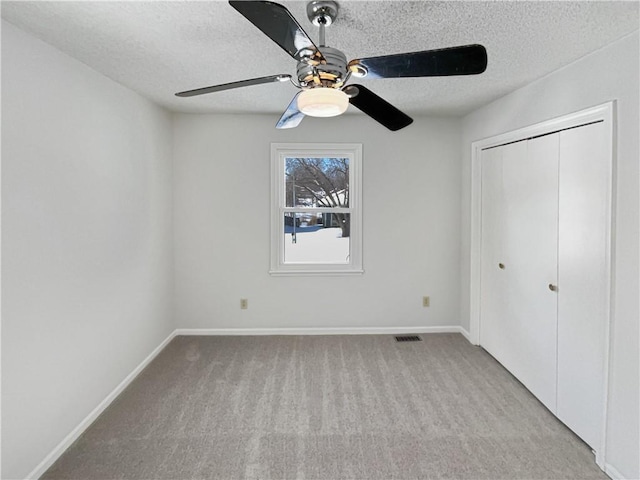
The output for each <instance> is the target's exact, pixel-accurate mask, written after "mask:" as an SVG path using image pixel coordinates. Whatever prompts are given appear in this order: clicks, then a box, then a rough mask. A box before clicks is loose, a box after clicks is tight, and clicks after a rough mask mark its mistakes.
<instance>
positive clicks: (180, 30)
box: [1, 0, 639, 115]
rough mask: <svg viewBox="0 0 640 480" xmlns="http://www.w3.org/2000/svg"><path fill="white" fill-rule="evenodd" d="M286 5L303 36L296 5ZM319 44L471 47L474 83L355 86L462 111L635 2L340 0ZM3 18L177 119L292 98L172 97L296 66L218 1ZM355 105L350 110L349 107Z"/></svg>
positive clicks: (382, 48)
mask: <svg viewBox="0 0 640 480" xmlns="http://www.w3.org/2000/svg"><path fill="white" fill-rule="evenodd" d="M280 3H282V4H283V5H285V6H286V7H287V8H288V9H289V10H290V11H291V12H292V14H293V15H294V16H295V17H296V18H297V19H298V22H299V23H300V24H301V25H302V26H303V28H305V30H306V31H307V33H308V34H309V35H310V36H311V38H312V39H313V40H314V41H316V40H317V29H316V27H314V26H313V25H312V24H311V23H310V22H309V21H308V19H307V17H306V13H305V6H306V3H304V2H290V1H283V2H280ZM339 3H340V13H339V17H338V19H337V21H336V22H335V24H334V25H332V26H331V27H329V28H328V29H327V42H326V43H327V45H329V46H332V47H336V48H339V49H340V50H342V51H343V52H344V53H345V54H346V56H347V59H352V58H360V57H365V56H376V55H385V54H392V53H400V52H411V51H417V50H427V49H433V48H443V47H450V46H456V45H464V44H470V43H480V44H483V45H484V46H485V47H486V49H487V52H488V56H489V65H488V68H487V71H486V72H485V73H484V74H482V75H478V76H467V77H445V78H419V79H385V80H366V79H364V80H362V83H363V84H366V86H367V87H368V88H370V89H371V90H373V91H375V92H376V93H377V94H379V95H380V96H382V97H383V98H385V99H386V100H388V101H390V102H391V103H393V104H394V105H396V106H397V107H399V108H400V109H402V110H404V111H406V112H407V113H409V114H437V115H462V114H465V113H467V112H470V111H472V110H473V109H475V108H477V107H479V106H481V105H484V104H486V103H488V102H490V101H491V100H494V99H496V98H499V97H501V96H503V95H505V94H507V93H509V92H511V91H513V90H515V89H516V88H518V87H520V86H522V85H524V84H527V83H529V82H531V81H533V80H535V79H537V78H540V77H542V76H544V75H546V74H548V73H550V72H552V71H554V70H556V69H558V68H560V67H562V66H564V65H566V64H568V63H570V62H572V61H574V60H576V59H578V58H580V57H582V56H584V55H586V54H588V53H590V52H592V51H594V50H597V49H598V48H600V47H602V46H604V45H607V44H609V43H611V42H613V41H615V40H616V39H618V38H620V37H622V36H624V35H626V34H628V33H630V32H632V31H634V30H637V29H638V23H639V20H638V19H639V17H638V5H639V4H638V3H637V2H635V1H633V2H616V1H603V2H593V1H560V2H554V1H542V2H529V1H509V2H506V1H493V2H480V1H471V2H467V1H445V2H441V1H421V2H403V1H375V2H372V1H349V0H344V1H341V2H339ZM1 8H2V17H3V18H4V19H5V20H7V21H9V22H11V23H13V24H15V25H16V26H18V27H20V28H22V29H23V30H26V31H29V32H31V33H33V34H34V35H35V36H37V37H39V38H41V39H42V40H44V41H45V42H48V43H50V44H51V45H54V46H55V47H57V48H59V49H60V50H62V51H64V52H66V53H68V54H69V55H71V56H73V57H75V58H77V59H78V60H80V61H82V62H84V63H85V64H87V65H89V66H91V67H93V68H94V69H96V70H98V71H99V72H102V73H103V74H104V75H106V76H108V77H110V78H112V79H114V80H116V81H117V82H120V83H121V84H123V85H125V86H127V87H129V88H131V89H133V90H135V91H137V92H139V93H140V94H142V95H143V96H145V97H147V98H149V99H151V100H153V101H154V102H156V103H158V104H160V105H162V106H164V107H166V108H168V109H170V110H172V111H179V112H202V113H205V112H238V113H239V112H264V113H281V112H282V111H283V110H284V109H285V107H286V106H287V104H288V103H289V101H290V99H291V98H292V97H293V95H294V94H295V92H296V89H295V87H293V86H292V85H291V84H289V83H282V84H281V83H274V84H267V85H260V86H253V87H247V88H242V89H237V90H230V91H226V92H219V93H213V94H209V95H203V96H200V97H192V98H177V97H175V96H174V93H175V92H178V91H182V90H188V89H192V88H198V87H203V86H208V85H214V84H218V83H226V82H232V81H237V80H243V79H247V78H254V77H260V76H265V75H272V74H280V73H288V74H292V75H295V67H296V63H295V61H294V60H293V59H292V58H291V57H289V56H288V55H287V54H286V53H285V52H284V51H282V50H281V49H280V47H278V46H277V45H276V44H275V43H273V42H272V41H271V40H270V39H269V38H267V37H266V36H265V35H263V34H262V33H261V32H260V31H259V30H258V29H257V28H256V27H254V26H253V25H252V24H251V23H249V21H247V20H246V19H245V18H244V17H242V16H241V15H240V14H239V13H238V12H236V11H235V10H234V9H233V8H232V7H231V6H230V5H229V4H228V3H227V2H223V1H196V2H193V1H172V2H164V1H144V2H137V1H136V2H122V1H119V2H110V1H106V2H95V1H81V2H68V1H61V2H49V1H34V2H28V1H19V2H11V1H2V3H1ZM350 110H355V109H350Z"/></svg>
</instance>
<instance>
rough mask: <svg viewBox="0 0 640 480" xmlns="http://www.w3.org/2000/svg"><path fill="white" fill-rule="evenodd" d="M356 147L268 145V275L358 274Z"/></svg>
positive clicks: (358, 146) (359, 155) (359, 227)
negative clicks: (269, 153) (269, 203)
mask: <svg viewBox="0 0 640 480" xmlns="http://www.w3.org/2000/svg"><path fill="white" fill-rule="evenodd" d="M361 170H362V145H361V144H308V143H304V144H293V143H274V144H271V174H272V184H271V269H270V273H271V274H272V275H348V274H362V273H363V270H362V211H361V203H362V196H361V182H362V178H361Z"/></svg>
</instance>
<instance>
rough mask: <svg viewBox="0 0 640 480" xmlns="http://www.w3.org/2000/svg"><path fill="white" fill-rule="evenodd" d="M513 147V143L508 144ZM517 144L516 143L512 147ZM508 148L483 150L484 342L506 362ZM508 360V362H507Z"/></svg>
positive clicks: (481, 333) (486, 347)
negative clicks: (505, 193) (504, 170)
mask: <svg viewBox="0 0 640 480" xmlns="http://www.w3.org/2000/svg"><path fill="white" fill-rule="evenodd" d="M506 148H509V147H506ZM512 148H513V147H512ZM504 149H505V148H503V147H498V148H491V149H488V150H485V151H483V152H482V233H481V235H482V240H481V249H482V254H481V259H482V264H481V267H480V272H481V280H480V285H481V296H480V299H481V300H480V302H481V303H480V312H481V317H482V318H481V324H482V328H481V329H480V344H481V345H482V346H483V348H484V349H485V350H487V351H488V352H490V353H491V354H492V355H493V356H494V357H495V358H497V359H498V360H499V361H501V362H503V360H502V359H503V357H504V355H505V348H506V347H507V345H505V341H504V339H505V337H504V335H503V333H502V332H504V330H505V328H506V325H505V323H506V322H505V320H506V301H505V296H504V290H505V284H504V279H505V276H504V271H503V270H502V269H501V268H500V264H501V262H503V261H504V259H503V253H502V252H503V245H502V244H503V242H502V239H503V222H502V220H503V218H504V213H503V210H504V209H503V198H502V197H503V192H502V153H503V151H504ZM503 364H504V362H503Z"/></svg>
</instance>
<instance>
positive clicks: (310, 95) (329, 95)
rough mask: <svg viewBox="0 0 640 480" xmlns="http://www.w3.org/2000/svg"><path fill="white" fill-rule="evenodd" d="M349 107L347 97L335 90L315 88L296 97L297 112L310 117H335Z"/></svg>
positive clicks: (340, 91)
mask: <svg viewBox="0 0 640 480" xmlns="http://www.w3.org/2000/svg"><path fill="white" fill-rule="evenodd" d="M348 106H349V97H348V96H347V94H346V93H344V92H343V91H342V90H338V89H336V88H327V87H317V88H312V89H309V90H303V91H302V93H300V95H298V110H300V111H301V112H302V113H304V114H305V115H309V116H310V117H335V116H337V115H342V114H343V113H344V112H345V111H346V110H347V107H348Z"/></svg>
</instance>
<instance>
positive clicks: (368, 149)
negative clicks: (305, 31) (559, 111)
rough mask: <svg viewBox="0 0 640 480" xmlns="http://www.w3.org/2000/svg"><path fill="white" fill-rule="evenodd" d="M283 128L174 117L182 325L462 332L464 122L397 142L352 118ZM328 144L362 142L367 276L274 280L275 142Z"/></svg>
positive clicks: (265, 119)
mask: <svg viewBox="0 0 640 480" xmlns="http://www.w3.org/2000/svg"><path fill="white" fill-rule="evenodd" d="M271 88H278V86H271ZM372 88H373V87H372ZM283 108H284V106H283ZM276 121H277V116H260V115H237V116H234V115H176V116H175V117H174V135H175V136H174V152H175V155H174V179H175V182H174V222H175V284H176V319H177V326H178V327H190V328H274V327H290V328H305V327H309V328H318V327H320V328H321V327H404V326H445V325H458V324H459V317H458V295H459V277H458V272H459V258H458V256H459V248H458V238H459V234H460V232H459V229H460V161H459V156H460V147H459V141H460V137H459V122H458V121H457V120H433V119H427V118H418V119H416V121H415V122H414V124H412V125H411V126H409V127H408V128H406V129H404V130H401V131H399V132H395V133H393V132H389V131H388V130H387V129H385V128H384V127H382V126H380V125H378V124H377V123H375V122H374V121H373V120H371V119H369V118H368V117H364V116H356V115H348V116H344V117H339V118H334V119H315V118H306V119H305V120H304V121H303V123H302V124H301V125H300V127H298V128H296V129H295V130H288V131H287V130H285V131H281V130H276V129H275V128H274V125H275V123H276ZM323 141H325V142H338V143H339V142H344V143H347V142H355V143H362V144H363V224H364V236H363V252H364V255H363V263H364V269H365V274H364V275H362V276H357V277H322V278H318V277H314V278H309V277H303V278H300V277H297V278H283V277H271V276H269V274H268V270H269V188H270V172H269V165H270V157H269V155H270V153H269V146H270V142H323ZM423 295H430V296H431V307H430V308H424V307H422V296H423ZM240 298H248V300H249V308H248V310H240Z"/></svg>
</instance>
